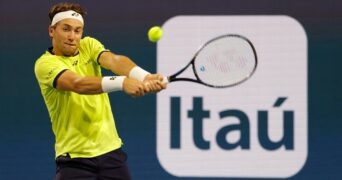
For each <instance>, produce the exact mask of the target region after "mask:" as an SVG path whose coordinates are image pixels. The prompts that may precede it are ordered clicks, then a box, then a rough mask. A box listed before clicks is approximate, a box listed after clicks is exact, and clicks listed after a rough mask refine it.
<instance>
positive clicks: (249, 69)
mask: <svg viewBox="0 0 342 180" xmlns="http://www.w3.org/2000/svg"><path fill="white" fill-rule="evenodd" d="M257 64H258V61H257V55H256V51H255V48H254V46H253V44H252V43H251V41H249V40H248V39H247V38H246V37H243V36H241V35H236V34H229V35H223V36H219V37H216V38H214V39H212V40H210V41H208V42H207V43H205V44H204V45H203V46H202V47H201V48H200V49H199V50H198V51H197V52H196V54H195V55H194V57H193V58H192V60H191V61H190V62H189V63H188V64H187V65H186V66H185V67H184V68H183V69H181V70H179V71H178V72H177V73H175V74H173V75H171V76H168V77H165V78H164V82H165V83H171V82H176V81H190V82H195V83H200V84H203V85H206V86H209V87H213V88H225V87H230V86H234V85H237V84H240V83H242V82H244V81H246V80H247V79H249V78H250V77H251V76H252V75H253V73H254V72H255V70H256V67H257ZM189 66H192V70H193V73H194V75H195V78H188V77H180V76H179V75H180V74H181V73H182V72H184V71H185V70H186V69H187V68H189Z"/></svg>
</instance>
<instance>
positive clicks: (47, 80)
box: [34, 59, 68, 87]
mask: <svg viewBox="0 0 342 180" xmlns="http://www.w3.org/2000/svg"><path fill="white" fill-rule="evenodd" d="M67 69H68V67H67V66H66V65H65V64H63V63H62V62H60V61H56V60H53V59H51V60H49V59H39V60H38V61H37V62H36V64H35V68H34V71H35V75H36V78H37V80H38V82H39V84H40V85H41V86H42V87H43V86H45V87H55V80H56V78H57V77H58V76H59V75H60V74H61V73H62V72H64V71H65V70H67Z"/></svg>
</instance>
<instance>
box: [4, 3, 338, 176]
mask: <svg viewBox="0 0 342 180" xmlns="http://www.w3.org/2000/svg"><path fill="white" fill-rule="evenodd" d="M56 2H59V1H43V0H40V1H25V0H11V1H1V2H0V83H1V88H0V91H1V93H0V96H1V98H0V99H1V103H0V179H1V180H2V179H4V180H7V179H35V180H37V179H52V178H53V177H54V171H55V169H54V168H55V165H54V148H53V143H54V139H53V134H52V131H51V126H50V120H49V117H48V114H47V110H46V107H45V105H44V102H43V99H42V97H41V95H40V90H39V87H38V85H37V82H36V80H35V77H34V72H33V66H34V62H35V60H36V59H37V58H38V57H39V56H40V55H41V54H42V53H43V52H44V51H45V49H46V48H47V47H48V46H50V40H49V37H48V32H47V27H48V23H49V20H48V15H47V14H48V9H49V7H50V6H51V5H52V4H54V3H56ZM74 2H75V1H74ZM76 2H77V1H76ZM79 2H81V3H82V5H83V6H85V7H86V9H87V11H88V16H87V17H86V30H85V35H91V36H93V37H96V38H97V39H99V40H100V41H102V42H103V44H105V45H106V47H107V48H109V49H111V50H112V51H113V52H116V53H119V54H125V55H127V56H129V57H131V58H132V59H133V60H134V61H135V62H136V63H137V64H139V65H141V66H142V67H144V68H145V69H147V70H149V71H151V72H154V71H155V70H156V60H155V59H156V46H155V44H152V43H149V42H148V40H147V38H146V32H147V30H148V28H149V27H151V26H153V25H156V24H157V25H162V24H163V23H164V22H165V21H166V20H167V19H169V18H170V17H173V16H176V15H258V14H262V15H265V14H266V15H267V14H269V15H279V14H284V15H289V16H292V17H294V18H296V19H297V20H298V21H299V22H300V23H301V24H302V25H303V26H304V28H305V30H306V33H307V36H308V48H309V51H308V53H309V54H308V57H309V61H308V62H309V67H308V69H309V74H308V77H309V84H308V89H309V92H308V94H309V114H308V115H309V155H308V159H307V162H306V165H305V166H304V168H303V169H302V171H301V172H299V173H298V174H297V175H296V176H294V177H292V178H291V179H339V178H338V177H340V178H341V177H342V173H341V169H342V157H341V154H342V143H341V142H342V130H341V127H342V123H341V122H342V117H341V114H342V113H341V107H342V95H341V90H342V85H341V75H340V74H341V72H340V67H341V66H342V55H341V47H342V46H341V45H342V35H341V33H342V11H341V10H342V2H341V1H338V0H310V1H309V0H307V1H305V0H284V1H279V0H188V1H182V0H172V1H171V0H170V1H168V0H149V1H139V0H125V1H111V0H98V1H91V0H83V1H79ZM110 97H111V100H112V101H111V102H112V107H113V110H114V113H115V118H116V121H117V126H118V130H119V133H120V135H121V137H122V138H123V140H124V141H125V151H126V152H127V153H128V154H129V164H130V167H131V169H132V174H133V177H134V179H176V177H173V176H172V175H170V174H168V173H167V172H165V171H164V170H163V168H162V167H161V166H160V164H159V162H158V160H157V156H156V97H155V96H154V95H148V96H146V97H142V98H131V97H129V96H127V95H125V94H123V93H112V94H111V95H110ZM131 109H134V113H132V112H131V111H130V110H131ZM141 127H144V128H143V129H142V128H141ZM184 179H185V178H184ZM188 179H190V178H188Z"/></svg>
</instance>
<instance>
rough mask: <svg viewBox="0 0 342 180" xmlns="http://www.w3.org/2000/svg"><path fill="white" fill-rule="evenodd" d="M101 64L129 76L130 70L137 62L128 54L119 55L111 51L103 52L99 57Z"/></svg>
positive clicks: (119, 73) (114, 71)
mask: <svg viewBox="0 0 342 180" xmlns="http://www.w3.org/2000/svg"><path fill="white" fill-rule="evenodd" d="M98 62H99V64H100V65H101V66H102V67H103V68H105V69H107V70H110V71H112V72H113V73H115V74H117V75H123V76H128V74H129V71H130V70H131V69H132V68H133V67H134V66H136V64H135V63H134V62H133V61H132V60H131V59H129V58H128V57H126V56H122V55H117V54H114V53H112V52H109V51H105V52H103V53H101V54H100V55H99V57H98Z"/></svg>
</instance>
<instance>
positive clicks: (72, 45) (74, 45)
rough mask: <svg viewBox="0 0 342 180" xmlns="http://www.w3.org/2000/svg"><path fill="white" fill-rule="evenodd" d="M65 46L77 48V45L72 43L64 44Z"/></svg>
mask: <svg viewBox="0 0 342 180" xmlns="http://www.w3.org/2000/svg"><path fill="white" fill-rule="evenodd" d="M64 44H65V45H67V46H70V47H76V44H71V43H64Z"/></svg>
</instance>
